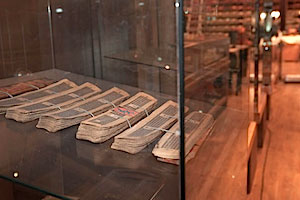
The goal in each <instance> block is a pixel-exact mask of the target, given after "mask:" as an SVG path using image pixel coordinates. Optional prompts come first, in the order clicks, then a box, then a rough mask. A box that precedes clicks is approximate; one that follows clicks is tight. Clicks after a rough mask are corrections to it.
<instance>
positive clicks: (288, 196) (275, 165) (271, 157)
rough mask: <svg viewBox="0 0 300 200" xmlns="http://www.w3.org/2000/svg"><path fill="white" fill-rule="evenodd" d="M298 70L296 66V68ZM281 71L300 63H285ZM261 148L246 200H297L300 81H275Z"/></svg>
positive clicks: (299, 191)
mask: <svg viewBox="0 0 300 200" xmlns="http://www.w3.org/2000/svg"><path fill="white" fill-rule="evenodd" d="M297 67H298V68H299V69H298V68H297ZM283 69H284V70H283V72H284V74H287V73H295V72H296V71H299V73H300V64H298V63H285V64H284V68H283ZM271 109H272V110H271V118H270V121H269V123H268V128H267V129H268V131H267V136H266V140H265V144H264V148H263V149H260V150H259V152H258V166H257V171H256V176H255V180H254V186H253V190H252V192H251V194H250V195H248V198H247V200H250V199H251V200H258V199H263V200H277V199H278V200H281V199H284V200H298V199H300V84H284V83H281V82H280V83H278V84H277V85H276V86H275V87H274V90H273V94H272V102H271Z"/></svg>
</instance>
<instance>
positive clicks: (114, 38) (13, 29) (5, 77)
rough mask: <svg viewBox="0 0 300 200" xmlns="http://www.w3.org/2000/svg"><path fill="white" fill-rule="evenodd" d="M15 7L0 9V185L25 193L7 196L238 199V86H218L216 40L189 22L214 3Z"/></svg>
mask: <svg viewBox="0 0 300 200" xmlns="http://www.w3.org/2000/svg"><path fill="white" fill-rule="evenodd" d="M16 2H18V3H19V4H18V6H17V4H15V2H14V3H9V2H5V3H4V2H2V3H0V10H2V11H3V12H1V14H0V22H1V23H0V44H1V46H0V54H1V56H0V78H1V79H0V94H1V95H3V98H2V97H1V96H0V97H1V98H2V99H1V100H0V112H1V116H0V130H1V131H0V178H1V179H0V180H1V181H3V183H1V182H0V185H1V184H2V185H7V187H8V188H20V187H21V186H19V184H20V185H22V188H23V187H24V188H28V189H19V190H17V189H12V193H10V194H8V196H7V198H9V199H15V198H16V196H17V195H20V194H21V195H22V194H25V193H26V194H28V193H30V194H31V195H32V196H31V199H47V198H50V197H49V196H52V197H56V198H59V199H139V200H141V199H185V198H186V199H220V198H223V199H243V198H245V197H246V195H247V165H248V164H247V162H248V157H247V156H248V155H249V153H248V151H249V150H248V143H247V140H248V135H247V129H248V125H249V109H248V108H249V103H248V102H249V101H248V98H249V97H248V85H247V84H244V83H242V81H241V80H240V82H238V84H240V85H239V87H240V89H241V92H240V94H237V95H235V93H234V92H232V91H233V90H234V89H233V88H231V87H229V86H231V85H232V84H231V83H233V80H232V79H235V78H237V79H238V78H240V79H242V77H238V76H237V77H235V76H232V75H230V72H231V70H230V69H231V64H232V60H230V52H231V49H232V48H233V47H232V45H231V44H230V41H231V40H230V38H229V36H228V34H217V35H216V34H213V33H211V30H209V31H208V32H209V33H205V30H206V28H207V27H206V26H207V24H208V23H204V25H203V26H202V25H199V24H197V26H199V27H198V28H197V27H196V28H195V27H194V25H193V20H194V19H195V18H194V15H196V16H197V17H198V18H199V19H198V21H200V22H201V20H200V19H202V18H203V20H204V19H205V18H204V16H207V15H209V13H211V12H212V11H211V9H210V10H207V13H206V10H205V9H204V8H205V6H210V7H214V6H215V4H214V3H212V2H210V1H207V2H206V3H207V4H205V6H204V4H202V3H203V1H195V0H191V1H186V2H185V4H183V1H178V2H174V1H173V0H164V1H156V0H134V1H132V0H122V1H121V0H102V1H99V0H92V1H85V0H80V1H71V0H65V1H57V0H47V1H36V0H32V1H30V2H29V3H26V4H25V3H21V2H19V1H16ZM197 2H198V4H197V5H198V6H197V8H202V9H198V10H196V11H195V10H193V9H192V8H191V7H192V6H191V5H194V8H195V3H197ZM200 2H202V3H200ZM23 4H24V5H23ZM224 4H225V3H224ZM222 5H223V4H222ZM247 5H248V4H247ZM223 7H224V6H223ZM223 9H225V10H222V12H224V11H226V4H225V7H224V8H223ZM247 9H248V8H247ZM195 13H196V14H195ZM225 14H226V13H225ZM227 14H228V13H227ZM206 19H208V18H206ZM210 19H211V18H210V17H209V20H210ZM209 23H211V22H209ZM247 23H248V21H247ZM247 25H248V24H247ZM207 30H208V29H207ZM204 33H205V34H204ZM249 37H250V36H249ZM234 48H236V47H234ZM239 67H241V68H243V67H244V66H239ZM36 81H37V82H38V83H40V82H39V81H42V83H43V85H42V86H40V85H37V84H36ZM28 88H30V91H29V89H28ZM16 90H17V91H19V92H18V93H17V94H14V92H15V91H16ZM109 95H112V96H109ZM245 102H247V103H245ZM0 188H1V187H0ZM3 188H4V187H3ZM30 191H32V192H30ZM33 191H34V192H33ZM0 192H1V189H0ZM11 194H13V195H11ZM13 196H15V197H13Z"/></svg>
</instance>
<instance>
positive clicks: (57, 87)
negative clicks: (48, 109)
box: [0, 79, 77, 113]
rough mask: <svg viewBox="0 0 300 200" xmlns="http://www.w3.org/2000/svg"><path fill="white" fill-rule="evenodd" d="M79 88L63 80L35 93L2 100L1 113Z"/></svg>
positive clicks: (0, 101) (0, 104) (0, 103)
mask: <svg viewBox="0 0 300 200" xmlns="http://www.w3.org/2000/svg"><path fill="white" fill-rule="evenodd" d="M74 87H77V85H76V84H75V83H73V82H71V81H69V80H67V79H63V80H61V81H59V82H57V83H54V84H51V85H49V86H47V87H45V88H43V89H39V90H36V91H33V92H28V93H25V94H22V95H18V96H16V97H13V98H9V99H2V100H0V112H4V113H5V112H6V110H7V109H9V108H11V107H13V106H19V105H24V104H26V103H32V102H34V101H37V100H40V99H42V98H45V97H50V96H52V95H55V94H57V93H59V92H64V91H66V90H69V89H72V88H74Z"/></svg>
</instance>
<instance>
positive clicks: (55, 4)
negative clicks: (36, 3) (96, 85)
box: [51, 0, 94, 76]
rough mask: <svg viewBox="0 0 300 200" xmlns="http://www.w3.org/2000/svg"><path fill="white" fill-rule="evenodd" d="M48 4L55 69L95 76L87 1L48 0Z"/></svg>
mask: <svg viewBox="0 0 300 200" xmlns="http://www.w3.org/2000/svg"><path fill="white" fill-rule="evenodd" d="M51 5H52V6H51V7H52V20H53V21H52V22H53V40H54V50H55V66H56V68H58V69H62V70H65V71H70V72H73V73H78V74H83V75H87V76H94V68H93V67H94V63H93V39H92V21H91V7H90V6H91V4H90V1H89V0H76V1H74V0H64V1H60V0H51ZM59 8H61V9H63V12H62V13H57V12H56V9H59Z"/></svg>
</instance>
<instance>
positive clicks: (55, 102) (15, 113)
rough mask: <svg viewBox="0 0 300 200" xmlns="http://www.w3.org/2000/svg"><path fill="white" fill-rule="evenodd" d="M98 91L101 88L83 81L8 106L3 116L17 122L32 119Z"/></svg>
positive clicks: (67, 105)
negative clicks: (61, 89)
mask: <svg viewBox="0 0 300 200" xmlns="http://www.w3.org/2000/svg"><path fill="white" fill-rule="evenodd" d="M99 92H101V89H99V88H98V87H96V86H95V85H93V84H91V83H85V84H82V85H81V86H78V87H75V88H73V89H70V90H67V91H64V92H60V93H57V94H55V95H51V96H49V97H45V98H43V99H41V100H39V101H35V102H33V103H27V104H24V105H21V106H16V107H13V108H10V109H8V110H7V112H6V115H5V117H6V118H8V119H14V120H16V121H18V122H28V121H33V120H35V119H38V118H39V117H40V116H41V115H42V114H45V113H49V112H54V111H57V110H62V109H64V108H67V107H69V106H71V105H72V104H74V103H76V102H79V101H84V100H85V99H87V98H89V97H91V96H93V95H96V94H98V93H99Z"/></svg>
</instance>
